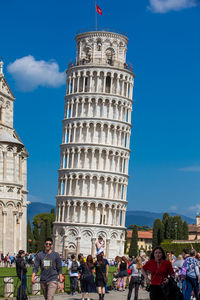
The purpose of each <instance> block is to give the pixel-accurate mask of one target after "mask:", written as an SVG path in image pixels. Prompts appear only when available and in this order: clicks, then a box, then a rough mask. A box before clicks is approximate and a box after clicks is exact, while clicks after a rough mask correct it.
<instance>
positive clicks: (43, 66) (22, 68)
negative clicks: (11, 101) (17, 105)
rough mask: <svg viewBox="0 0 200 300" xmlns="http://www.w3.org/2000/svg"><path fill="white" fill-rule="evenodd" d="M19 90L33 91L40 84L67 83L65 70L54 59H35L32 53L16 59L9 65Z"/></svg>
mask: <svg viewBox="0 0 200 300" xmlns="http://www.w3.org/2000/svg"><path fill="white" fill-rule="evenodd" d="M7 70H8V72H9V73H10V74H11V75H12V76H13V78H14V80H15V82H16V86H17V88H18V89H19V90H21V91H24V92H27V91H33V90H35V89H36V88H37V87H39V86H45V87H52V88H57V87H60V86H61V85H63V84H64V83H65V72H60V71H59V66H58V64H57V63H56V62H54V61H48V62H47V61H44V60H35V58H34V57H33V56H32V55H28V56H24V57H22V58H19V59H16V60H15V61H14V62H13V63H10V64H9V65H8V67H7Z"/></svg>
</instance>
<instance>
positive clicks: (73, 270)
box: [67, 254, 80, 296]
mask: <svg viewBox="0 0 200 300" xmlns="http://www.w3.org/2000/svg"><path fill="white" fill-rule="evenodd" d="M79 266H80V264H79V262H78V261H77V260H76V256H75V255H74V254H72V255H71V259H70V260H69V262H68V266H67V271H69V278H70V289H71V294H72V295H73V296H75V295H76V294H75V292H76V289H77V284H78V276H79V274H78V268H79Z"/></svg>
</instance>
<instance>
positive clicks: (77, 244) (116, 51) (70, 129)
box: [54, 31, 134, 259]
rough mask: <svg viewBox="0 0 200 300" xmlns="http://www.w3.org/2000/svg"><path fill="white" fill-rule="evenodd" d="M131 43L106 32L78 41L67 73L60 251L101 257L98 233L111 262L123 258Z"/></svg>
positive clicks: (59, 203) (56, 233)
mask: <svg viewBox="0 0 200 300" xmlns="http://www.w3.org/2000/svg"><path fill="white" fill-rule="evenodd" d="M127 43H128V38H127V37H126V36H125V35H122V34H119V33H114V32H109V31H90V32H82V33H79V34H78V35H77V36H76V48H77V56H76V61H75V62H70V63H69V65H68V70H67V72H66V73H67V89H66V96H65V112H64V120H63V138H62V144H61V161H60V169H59V171H58V172H59V184H58V195H57V202H56V221H55V223H54V244H55V250H56V251H58V252H59V253H60V254H62V255H63V256H65V257H66V256H67V255H69V254H72V253H75V254H78V253H80V252H81V253H83V254H84V255H88V254H92V255H93V256H94V255H95V254H96V251H95V243H96V241H97V238H98V236H99V235H101V236H102V237H103V239H104V241H105V254H106V256H107V258H109V259H110V258H114V257H115V256H116V255H123V254H124V243H125V216H126V206H127V200H126V195H127V185H128V177H129V175H128V166H129V156H130V135H131V111H132V103H133V100H132V91H133V85H134V74H133V72H132V68H131V66H130V65H128V64H127V62H126V51H127Z"/></svg>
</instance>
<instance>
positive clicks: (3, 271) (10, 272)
mask: <svg viewBox="0 0 200 300" xmlns="http://www.w3.org/2000/svg"><path fill="white" fill-rule="evenodd" d="M66 269H67V268H66V267H63V274H65V273H66ZM32 270H33V268H31V267H29V268H28V272H27V289H28V294H31V275H32ZM115 271H116V267H110V268H109V274H108V286H110V285H111V284H112V279H113V273H114V272H115ZM4 277H13V279H14V294H15V295H16V293H17V288H18V287H19V285H20V281H19V280H18V278H17V274H16V269H15V268H14V267H13V268H0V297H3V286H4V284H3V278H4ZM65 291H66V292H69V291H70V282H69V276H68V273H67V275H66V276H65Z"/></svg>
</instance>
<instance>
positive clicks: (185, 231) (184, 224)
mask: <svg viewBox="0 0 200 300" xmlns="http://www.w3.org/2000/svg"><path fill="white" fill-rule="evenodd" d="M183 240H188V223H187V222H186V221H184V222H183Z"/></svg>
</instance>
